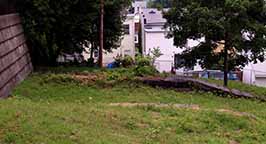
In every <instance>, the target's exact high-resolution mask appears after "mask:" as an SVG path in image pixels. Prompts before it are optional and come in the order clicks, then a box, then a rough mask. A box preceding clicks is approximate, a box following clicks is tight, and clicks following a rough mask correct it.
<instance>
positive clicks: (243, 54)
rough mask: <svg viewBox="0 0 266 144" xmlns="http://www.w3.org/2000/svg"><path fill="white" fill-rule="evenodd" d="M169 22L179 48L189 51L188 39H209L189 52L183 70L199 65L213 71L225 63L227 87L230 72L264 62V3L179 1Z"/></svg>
mask: <svg viewBox="0 0 266 144" xmlns="http://www.w3.org/2000/svg"><path fill="white" fill-rule="evenodd" d="M165 18H166V19H167V20H168V22H167V24H166V26H168V27H170V31H171V32H170V33H169V37H174V44H175V45H176V46H178V47H186V44H187V41H188V39H193V40H200V39H202V38H204V39H205V40H204V41H200V44H199V45H198V46H195V47H191V48H189V47H186V48H185V50H184V52H183V53H182V54H181V56H182V58H183V59H184V62H183V63H182V64H180V65H179V67H184V66H189V67H190V66H194V65H195V64H196V63H197V62H198V61H199V63H200V64H201V66H202V67H203V68H209V67H212V66H213V65H214V64H216V65H217V64H219V61H221V60H222V61H223V69H224V85H225V86H227V81H228V78H227V74H228V71H229V70H232V69H233V68H234V67H236V66H239V65H240V66H244V65H246V64H247V63H248V62H257V61H258V60H260V61H264V58H265V48H266V39H265V38H266V37H265V35H266V27H265V24H266V4H265V1H264V0H178V1H177V0H175V1H174V2H173V7H172V8H171V9H170V10H169V11H168V12H167V13H165ZM219 49H220V50H219Z"/></svg>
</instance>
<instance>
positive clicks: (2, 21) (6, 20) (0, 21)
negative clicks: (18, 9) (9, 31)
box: [0, 14, 21, 29]
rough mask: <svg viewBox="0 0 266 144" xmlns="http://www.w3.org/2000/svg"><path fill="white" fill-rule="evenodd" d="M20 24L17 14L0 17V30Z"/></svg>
mask: <svg viewBox="0 0 266 144" xmlns="http://www.w3.org/2000/svg"><path fill="white" fill-rule="evenodd" d="M17 23H21V20H20V17H19V15H18V14H8V15H2V16H0V29H2V28H5V27H8V26H10V25H14V24H17Z"/></svg>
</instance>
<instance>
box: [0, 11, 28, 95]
mask: <svg viewBox="0 0 266 144" xmlns="http://www.w3.org/2000/svg"><path fill="white" fill-rule="evenodd" d="M20 23H21V20H20V18H19V16H18V14H9V15H4V16H0V97H6V96H8V95H9V94H10V92H11V90H12V89H13V88H14V87H15V86H16V85H17V84H18V83H19V82H21V81H22V80H24V79H25V77H26V76H27V75H28V74H30V73H31V71H32V70H33V66H32V63H31V59H30V54H29V53H27V52H28V47H27V45H26V43H25V42H26V41H25V37H24V35H23V27H22V25H21V24H20Z"/></svg>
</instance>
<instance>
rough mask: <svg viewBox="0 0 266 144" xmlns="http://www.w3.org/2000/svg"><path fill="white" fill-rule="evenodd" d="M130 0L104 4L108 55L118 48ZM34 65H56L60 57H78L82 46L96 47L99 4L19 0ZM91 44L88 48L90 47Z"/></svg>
mask: <svg viewBox="0 0 266 144" xmlns="http://www.w3.org/2000/svg"><path fill="white" fill-rule="evenodd" d="M129 2H130V0H126V1H125V0H113V1H106V3H105V19H104V22H105V24H104V25H105V31H104V35H105V40H104V42H105V43H104V45H105V46H104V47H105V49H106V50H107V51H110V50H111V49H113V48H117V47H118V46H119V40H120V38H121V36H122V32H123V30H122V24H123V20H124V15H122V14H121V11H122V10H124V9H125V8H126V7H127V6H128V5H129ZM17 7H18V9H19V12H20V15H21V17H22V21H23V24H24V30H25V33H26V36H27V39H28V44H29V46H30V48H31V54H32V58H33V62H34V64H36V65H55V64H56V59H57V57H58V55H59V54H61V53H68V54H72V53H74V52H77V53H81V52H82V51H84V45H85V46H91V47H92V48H93V50H97V48H98V46H99V1H98V0H96V1H95V0H59V1H51V0H24V1H23V0H22V1H19V3H18V4H17ZM89 44H91V45H89Z"/></svg>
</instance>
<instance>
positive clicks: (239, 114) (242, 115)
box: [216, 109, 257, 119]
mask: <svg viewBox="0 0 266 144" xmlns="http://www.w3.org/2000/svg"><path fill="white" fill-rule="evenodd" d="M216 111H217V112H220V113H227V114H230V115H234V116H238V117H249V118H253V119H257V117H256V116H255V115H252V114H250V113H246V112H237V111H232V110H228V109H218V110H216Z"/></svg>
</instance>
